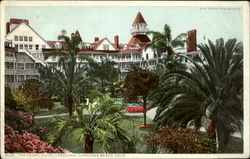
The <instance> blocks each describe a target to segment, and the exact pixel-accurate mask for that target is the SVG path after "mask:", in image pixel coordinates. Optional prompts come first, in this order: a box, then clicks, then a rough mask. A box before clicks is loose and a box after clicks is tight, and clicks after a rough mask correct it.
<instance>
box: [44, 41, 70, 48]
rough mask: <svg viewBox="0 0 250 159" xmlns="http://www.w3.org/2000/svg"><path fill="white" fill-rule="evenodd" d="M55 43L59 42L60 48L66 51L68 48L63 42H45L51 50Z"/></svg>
mask: <svg viewBox="0 0 250 159" xmlns="http://www.w3.org/2000/svg"><path fill="white" fill-rule="evenodd" d="M57 42H59V43H60V44H61V45H62V48H63V49H66V50H67V49H68V47H67V45H66V44H65V42H64V41H47V43H48V44H49V45H50V47H52V48H55V46H54V45H55V44H56V43H57Z"/></svg>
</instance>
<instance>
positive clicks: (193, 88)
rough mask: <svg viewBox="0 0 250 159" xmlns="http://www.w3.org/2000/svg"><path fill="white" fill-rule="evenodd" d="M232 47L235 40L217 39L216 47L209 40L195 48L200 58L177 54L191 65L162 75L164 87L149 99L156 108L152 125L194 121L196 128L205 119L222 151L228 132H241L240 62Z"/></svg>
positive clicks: (234, 44)
mask: <svg viewBox="0 0 250 159" xmlns="http://www.w3.org/2000/svg"><path fill="white" fill-rule="evenodd" d="M236 46H237V45H236V39H230V40H228V41H227V42H226V43H225V44H224V40H223V39H218V40H217V41H216V44H213V43H212V42H211V41H209V45H207V44H201V45H199V48H200V49H201V51H202V53H203V56H204V59H203V57H200V56H197V57H196V58H195V59H193V60H192V59H190V58H188V57H187V56H185V55H177V56H180V57H183V56H184V57H185V58H187V59H188V60H189V61H190V62H191V63H192V64H193V66H192V67H190V68H189V69H186V70H172V71H170V72H166V73H165V75H164V76H163V78H162V85H165V86H162V87H159V88H161V89H159V90H158V91H157V92H156V93H155V94H154V95H153V96H152V99H154V101H156V102H155V104H158V105H159V107H158V110H157V114H156V117H155V120H156V122H158V124H159V125H164V124H168V123H171V122H174V121H178V122H181V123H183V124H184V125H186V124H187V123H188V122H189V121H194V122H195V125H196V127H199V125H200V121H201V117H202V116H205V117H207V118H209V119H211V121H212V122H213V123H214V124H215V130H216V138H217V144H218V145H217V146H218V147H217V148H218V151H220V152H223V148H224V147H225V146H226V144H227V141H228V138H229V137H230V133H232V132H234V131H236V130H240V131H241V130H242V120H243V103H242V99H243V78H242V77H243V62H242V55H239V54H235V50H236ZM166 81H167V82H166ZM164 82H166V83H164ZM187 99H188V100H187ZM185 113H186V114H185Z"/></svg>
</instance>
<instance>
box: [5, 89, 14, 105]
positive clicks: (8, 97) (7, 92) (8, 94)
mask: <svg viewBox="0 0 250 159" xmlns="http://www.w3.org/2000/svg"><path fill="white" fill-rule="evenodd" d="M4 96H5V97H4V105H5V107H7V108H12V109H16V101H15V100H14V97H13V94H12V91H11V89H10V88H9V87H5V88H4Z"/></svg>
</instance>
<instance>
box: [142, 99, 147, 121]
mask: <svg viewBox="0 0 250 159" xmlns="http://www.w3.org/2000/svg"><path fill="white" fill-rule="evenodd" d="M146 114H147V100H146V98H144V99H143V118H144V126H146V125H147V117H146Z"/></svg>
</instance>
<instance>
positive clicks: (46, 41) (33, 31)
mask: <svg viewBox="0 0 250 159" xmlns="http://www.w3.org/2000/svg"><path fill="white" fill-rule="evenodd" d="M23 23H24V24H25V25H26V26H28V27H29V28H30V29H31V30H32V31H33V32H34V33H35V34H36V35H37V36H39V37H40V38H41V39H42V40H43V41H44V42H45V43H47V41H46V40H44V39H43V37H42V36H41V35H39V34H38V33H37V32H36V31H35V30H34V29H33V28H32V27H31V26H30V25H29V24H27V23H26V22H25V21H21V22H20V23H19V24H18V26H17V27H15V29H13V30H11V31H10V32H9V33H8V34H6V35H5V38H6V37H7V36H8V35H10V34H11V33H12V32H13V31H14V30H16V29H17V28H18V27H19V26H20V25H22V24H23ZM47 44H48V43H47ZM48 45H49V44H48Z"/></svg>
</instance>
